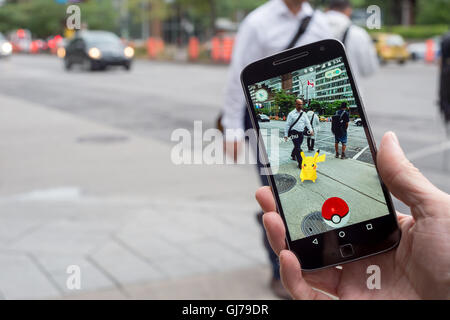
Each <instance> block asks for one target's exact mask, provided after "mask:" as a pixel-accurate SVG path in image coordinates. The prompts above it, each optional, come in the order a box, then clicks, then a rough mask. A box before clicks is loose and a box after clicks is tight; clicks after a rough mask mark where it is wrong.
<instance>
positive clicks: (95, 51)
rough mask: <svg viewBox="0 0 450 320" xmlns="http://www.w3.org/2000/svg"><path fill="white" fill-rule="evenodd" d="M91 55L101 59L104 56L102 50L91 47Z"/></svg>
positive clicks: (93, 57)
mask: <svg viewBox="0 0 450 320" xmlns="http://www.w3.org/2000/svg"><path fill="white" fill-rule="evenodd" d="M88 55H89V57H91V58H92V59H95V60H97V59H100V58H101V57H102V52H101V51H100V50H99V49H97V48H90V49H89V52H88Z"/></svg>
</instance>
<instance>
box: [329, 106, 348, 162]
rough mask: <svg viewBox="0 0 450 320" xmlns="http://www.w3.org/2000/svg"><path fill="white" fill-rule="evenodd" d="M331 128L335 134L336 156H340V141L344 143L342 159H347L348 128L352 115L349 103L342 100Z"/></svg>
mask: <svg viewBox="0 0 450 320" xmlns="http://www.w3.org/2000/svg"><path fill="white" fill-rule="evenodd" d="M331 122H332V123H331V130H332V131H333V134H334V149H335V150H336V158H339V143H341V144H342V147H341V148H342V153H341V155H340V156H341V159H345V158H346V156H345V150H346V148H347V129H348V123H349V122H350V116H349V114H348V111H347V103H346V102H342V103H341V108H340V110H338V111H337V112H336V114H335V115H334V116H333V117H332V120H331Z"/></svg>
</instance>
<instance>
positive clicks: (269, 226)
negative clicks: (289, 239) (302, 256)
mask: <svg viewBox="0 0 450 320" xmlns="http://www.w3.org/2000/svg"><path fill="white" fill-rule="evenodd" d="M263 224H264V228H265V229H266V233H267V239H268V240H269V243H270V246H271V247H272V249H273V251H274V252H275V254H276V255H280V252H281V250H283V249H286V241H285V238H286V229H285V228H284V224H283V220H281V217H280V215H279V214H278V213H276V212H268V213H265V214H264V215H263Z"/></svg>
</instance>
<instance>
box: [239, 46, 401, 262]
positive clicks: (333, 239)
mask: <svg viewBox="0 0 450 320" xmlns="http://www.w3.org/2000/svg"><path fill="white" fill-rule="evenodd" d="M339 57H341V58H342V60H343V62H344V65H345V67H346V68H347V71H348V72H347V74H348V78H349V81H350V84H351V87H352V90H353V93H354V98H355V102H356V105H357V107H358V112H359V115H360V116H361V120H362V124H363V128H364V131H365V134H366V137H367V140H368V143H369V148H370V151H371V153H372V157H373V159H374V163H375V165H376V152H377V150H376V146H375V143H374V139H373V136H372V132H371V129H370V126H369V124H368V121H367V115H366V112H365V110H364V105H363V103H362V101H361V98H360V95H359V91H358V88H357V86H356V83H355V80H354V77H353V73H352V72H351V67H350V65H349V63H348V59H347V55H346V53H345V49H344V46H343V44H342V43H341V42H340V41H338V40H333V39H327V40H322V41H318V42H315V43H311V44H308V45H305V46H302V47H297V48H294V49H290V50H286V51H283V52H280V53H278V54H275V55H272V56H269V57H266V58H263V59H261V60H258V61H256V62H253V63H251V64H249V65H248V66H246V67H245V68H244V69H243V71H242V73H241V83H242V86H243V88H244V92H245V97H246V100H247V109H248V111H249V112H250V119H251V122H252V125H253V128H255V129H256V132H257V135H258V141H262V139H259V133H260V128H259V123H258V121H257V119H256V113H255V109H254V106H253V101H252V100H251V96H250V92H249V88H248V86H249V85H252V84H255V83H257V82H261V81H265V80H268V79H271V78H273V77H276V76H280V75H283V74H287V73H289V72H292V71H295V70H299V69H302V68H305V67H309V66H313V65H317V64H320V63H324V62H326V61H330V60H333V59H335V58H339ZM279 61H283V62H281V63H279ZM258 147H259V148H258V149H260V154H259V155H260V156H261V157H262V158H263V159H262V160H263V161H262V162H263V163H266V164H267V165H265V166H263V167H265V168H266V170H268V172H269V173H270V174H269V175H268V180H269V182H270V185H271V187H272V192H273V194H274V197H275V200H276V205H277V210H278V212H279V213H280V215H281V217H282V219H283V223H284V225H285V228H286V242H287V246H288V248H289V249H290V250H291V251H293V252H294V253H295V254H296V256H297V258H298V259H299V260H300V262H301V266H302V269H303V270H316V269H321V268H325V267H329V266H334V265H340V264H343V263H348V262H351V261H355V260H358V259H361V258H365V257H368V256H371V255H375V254H379V253H382V252H385V251H388V250H390V249H393V248H395V247H396V246H397V245H398V243H399V242H400V237H401V233H400V230H399V228H398V224H397V217H396V214H395V210H394V206H393V203H392V198H391V195H390V193H389V191H388V190H387V188H386V186H385V184H384V183H383V181H382V179H381V177H380V175H379V173H378V169H377V174H378V177H379V180H380V184H381V187H382V189H383V193H384V197H385V199H386V204H387V207H388V210H389V214H388V215H385V216H382V217H378V218H375V219H370V220H366V221H364V222H360V223H357V224H353V225H349V226H344V227H342V228H337V229H334V230H330V231H327V232H324V233H321V234H317V235H313V236H309V237H305V238H302V239H298V240H295V241H291V239H290V236H289V232H288V231H287V230H288V229H287V224H286V219H285V216H284V213H283V209H282V207H281V205H280V204H281V202H280V198H279V194H278V190H277V188H276V184H275V180H274V177H273V175H272V171H271V169H270V163H269V162H268V160H267V159H268V158H267V152H266V149H265V145H264V143H261V144H259V146H258ZM369 223H371V224H372V226H373V229H372V230H370V231H369V230H367V229H366V225H367V224H369ZM340 231H344V232H345V236H344V237H340V236H339V232H340ZM314 239H317V241H318V244H314V243H312V241H313V240H314ZM345 244H352V246H353V250H354V255H353V256H351V257H347V258H344V257H342V256H341V254H340V249H339V248H340V247H341V246H342V245H345Z"/></svg>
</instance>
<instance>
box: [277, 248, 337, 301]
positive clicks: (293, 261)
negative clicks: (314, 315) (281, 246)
mask: <svg viewBox="0 0 450 320" xmlns="http://www.w3.org/2000/svg"><path fill="white" fill-rule="evenodd" d="M280 273H281V281H282V282H283V285H284V287H285V288H286V289H287V290H288V291H289V293H290V294H291V296H292V297H293V298H294V299H299V300H316V299H317V300H320V299H328V300H329V299H330V297H328V296H327V295H325V294H323V293H321V292H317V291H315V290H313V288H312V287H311V286H310V285H309V284H308V282H307V281H306V280H305V278H303V276H302V270H301V267H300V263H299V261H298V259H297V257H296V256H295V255H294V254H293V253H292V252H290V251H288V250H283V251H281V253H280Z"/></svg>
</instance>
